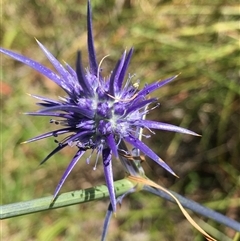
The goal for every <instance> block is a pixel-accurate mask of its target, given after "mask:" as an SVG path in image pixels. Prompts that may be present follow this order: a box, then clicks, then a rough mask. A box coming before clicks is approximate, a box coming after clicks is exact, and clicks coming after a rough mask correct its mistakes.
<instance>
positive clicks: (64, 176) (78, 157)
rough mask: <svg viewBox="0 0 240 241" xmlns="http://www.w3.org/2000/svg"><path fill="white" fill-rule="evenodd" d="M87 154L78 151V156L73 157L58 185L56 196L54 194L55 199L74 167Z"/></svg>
mask: <svg viewBox="0 0 240 241" xmlns="http://www.w3.org/2000/svg"><path fill="white" fill-rule="evenodd" d="M84 153H85V151H80V150H79V151H78V152H77V153H76V155H75V156H74V157H73V159H72V160H71V162H70V163H69V165H68V167H67V169H66V170H65V172H64V173H63V175H62V177H61V179H60V182H59V183H58V185H57V187H56V189H55V191H54V194H53V199H55V198H56V196H57V195H58V193H59V191H60V189H61V187H62V185H63V184H64V182H65V180H66V179H67V177H68V175H69V174H70V172H71V171H72V169H73V168H74V166H75V165H76V164H77V162H78V161H79V159H80V158H81V157H82V155H83V154H84Z"/></svg>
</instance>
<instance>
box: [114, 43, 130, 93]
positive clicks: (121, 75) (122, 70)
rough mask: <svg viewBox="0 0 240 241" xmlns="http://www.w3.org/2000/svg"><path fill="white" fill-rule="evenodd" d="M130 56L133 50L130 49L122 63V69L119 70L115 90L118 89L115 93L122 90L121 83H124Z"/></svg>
mask: <svg viewBox="0 0 240 241" xmlns="http://www.w3.org/2000/svg"><path fill="white" fill-rule="evenodd" d="M132 54H133V48H131V49H130V51H129V52H128V54H127V57H126V60H125V61H124V64H123V67H122V69H121V72H120V75H119V77H118V81H117V88H118V89H117V90H116V91H117V92H119V91H120V90H121V88H122V83H123V81H124V78H125V75H126V72H127V69H128V65H129V63H130V60H131V57H132Z"/></svg>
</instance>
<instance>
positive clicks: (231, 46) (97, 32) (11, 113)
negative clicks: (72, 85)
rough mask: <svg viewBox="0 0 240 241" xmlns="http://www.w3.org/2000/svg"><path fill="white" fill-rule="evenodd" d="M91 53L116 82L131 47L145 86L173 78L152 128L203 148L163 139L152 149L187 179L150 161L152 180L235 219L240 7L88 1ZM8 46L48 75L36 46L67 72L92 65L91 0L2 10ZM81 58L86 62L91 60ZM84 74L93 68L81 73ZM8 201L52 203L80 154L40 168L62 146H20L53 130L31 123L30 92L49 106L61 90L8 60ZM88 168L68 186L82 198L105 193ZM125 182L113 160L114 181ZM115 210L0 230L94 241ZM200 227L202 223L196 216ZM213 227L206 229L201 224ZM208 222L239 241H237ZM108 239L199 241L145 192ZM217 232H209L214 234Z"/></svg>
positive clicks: (48, 215)
mask: <svg viewBox="0 0 240 241" xmlns="http://www.w3.org/2000/svg"><path fill="white" fill-rule="evenodd" d="M92 5H93V18H94V19H93V25H94V36H95V42H96V52H97V54H98V60H99V61H100V60H101V59H102V58H103V57H104V56H106V55H108V54H110V56H109V57H108V58H106V59H105V60H104V62H103V65H102V67H103V68H104V73H106V74H107V73H109V72H108V71H110V70H111V69H112V67H113V66H114V63H115V61H116V60H117V59H118V58H119V56H120V54H121V53H122V51H123V50H124V49H125V48H128V49H129V48H130V47H132V46H134V48H135V54H134V56H133V59H132V63H131V66H130V72H131V73H135V74H136V78H137V79H140V80H141V83H140V85H141V86H143V85H144V84H146V83H150V82H152V81H154V80H156V79H163V78H165V77H169V76H172V75H175V74H178V73H181V75H180V76H179V78H178V79H177V80H176V81H175V82H174V83H171V84H169V85H168V86H166V87H164V88H163V89H160V90H159V91H158V92H157V93H155V96H158V97H159V101H160V102H161V107H160V108H158V109H155V110H154V111H153V113H152V114H151V116H148V117H147V118H149V119H150V118H151V119H156V120H160V121H163V122H169V123H172V124H176V125H181V126H183V127H187V128H190V129H191V130H193V131H196V132H198V133H200V134H201V135H202V137H201V138H197V137H190V136H183V135H179V134H174V133H167V132H160V131H159V132H157V133H156V135H153V136H152V138H151V139H148V140H146V141H148V142H149V143H148V144H149V145H151V146H152V148H153V149H154V150H155V151H156V152H157V153H158V154H159V155H160V156H161V157H162V158H163V159H164V160H165V161H166V162H167V163H168V164H169V165H170V166H171V167H172V168H173V170H174V171H175V172H176V173H177V174H178V175H179V176H180V179H177V180H176V179H175V178H174V177H171V176H170V175H168V174H167V173H166V172H165V171H164V170H162V169H161V168H160V167H156V166H155V165H154V163H152V162H149V163H147V164H145V169H146V173H147V175H148V176H149V177H150V178H151V179H153V180H155V181H157V182H159V183H162V185H164V186H166V187H168V188H170V189H172V190H174V191H176V192H179V193H181V194H183V195H186V196H187V197H188V198H191V199H193V200H196V201H198V202H200V203H203V204H204V203H206V204H209V206H210V207H211V208H213V209H215V210H219V211H221V212H223V213H224V214H226V215H228V216H230V217H232V218H234V219H238V220H239V219H240V217H239V214H238V213H240V212H239V209H240V204H239V202H237V201H236V200H237V199H236V198H237V197H239V195H240V193H239V190H240V189H239V186H240V177H239V169H240V162H239V156H240V153H239V152H240V149H239V146H240V131H239V118H240V116H239V114H240V105H239V96H240V88H239V65H240V62H239V32H238V31H239V15H240V14H239V6H238V2H237V1H233V0H232V1H227V2H226V1H223V0H215V1H211V4H210V2H209V1H206V0H203V1H186V0H183V1H177V0H176V1H158V0H152V1H145V0H139V1H136V0H133V1H130V0H125V1H118V0H116V1H113V0H107V1H100V0H92ZM2 6H3V10H4V11H2V22H1V34H0V39H1V46H3V47H5V48H8V49H11V50H15V51H17V52H20V53H22V54H24V55H26V56H28V57H31V58H32V59H35V60H37V61H39V62H41V63H43V64H45V65H47V66H50V64H49V63H48V61H47V59H46V58H45V57H44V55H43V54H42V53H41V51H40V50H39V48H38V46H37V44H36V42H35V40H34V37H36V38H37V39H38V40H39V41H41V42H42V43H43V44H44V45H45V46H46V47H47V48H48V49H49V50H50V51H51V52H52V53H53V54H54V55H55V56H56V57H57V58H58V59H63V60H64V61H66V62H68V63H69V64H71V65H72V66H74V62H75V53H76V51H77V50H78V49H80V50H82V52H83V58H84V63H85V64H87V55H86V54H87V51H86V1H85V0H81V1H80V0H79V1H76V0H67V1H60V0H49V1H46V0H23V1H16V0H13V1H6V0H3V1H2ZM84 56H85V57H84ZM85 66H86V65H85ZM1 71H2V72H1V85H2V87H1V103H2V105H1V115H2V118H1V128H2V129H1V143H2V144H1V147H0V148H1V149H0V152H1V153H2V175H1V183H2V187H1V188H2V193H1V194H2V198H1V200H2V202H3V204H7V203H13V202H19V201H23V200H30V199H34V198H40V197H44V196H48V195H50V194H52V193H53V191H54V189H55V187H56V185H57V183H58V181H59V179H60V177H61V175H62V174H63V171H64V168H65V167H66V165H67V163H68V162H69V161H70V160H71V157H72V155H73V153H74V150H72V149H68V150H67V151H63V152H62V153H61V154H58V155H56V156H55V157H53V158H51V160H49V161H48V162H47V163H46V164H44V165H43V166H39V165H38V163H39V162H40V161H41V160H42V159H43V158H44V157H45V156H46V155H47V154H48V153H49V152H50V151H51V150H52V149H53V148H54V146H55V145H56V144H55V143H54V141H53V140H44V141H40V142H38V143H31V144H24V145H20V143H21V142H22V141H24V140H27V139H28V138H30V137H33V136H35V135H37V134H40V133H42V132H44V131H46V132H47V131H48V130H50V128H52V126H50V125H49V124H48V119H47V118H46V119H44V118H34V117H28V116H24V115H22V114H21V113H23V112H27V111H31V110H36V108H37V107H36V106H35V104H34V100H33V99H32V98H31V97H29V96H27V95H25V93H32V94H38V95H46V96H51V97H54V96H56V98H57V96H58V95H61V90H60V89H59V88H58V87H56V86H55V84H53V83H51V81H49V80H47V79H46V78H44V77H43V76H41V75H39V74H38V73H36V72H35V71H33V70H31V69H30V68H28V67H26V66H23V65H22V64H20V63H17V62H15V61H13V60H12V59H10V58H8V57H5V56H1ZM93 165H94V157H93V158H92V163H91V164H90V165H86V162H85V159H84V158H82V159H81V161H80V162H79V164H78V165H77V166H76V168H75V170H74V171H73V173H72V174H71V175H70V177H69V178H68V180H67V182H66V183H65V185H64V187H63V191H71V190H77V189H80V188H86V187H90V186H92V185H96V184H101V183H104V177H103V172H102V166H101V163H99V165H98V168H97V170H96V171H93V170H92V167H93ZM123 176H124V173H123V170H122V169H121V165H120V164H119V162H118V161H115V179H118V178H121V177H123ZM107 205H108V201H106V200H104V201H100V202H95V203H86V204H83V205H79V206H72V207H66V208H64V209H61V210H54V211H51V212H43V213H37V214H33V215H29V216H22V217H18V218H14V219H9V220H4V221H2V223H1V225H2V238H3V240H12V241H15V240H18V241H19V240H40V241H41V240H44V241H45V240H54V241H59V240H67V241H71V240H90V241H91V240H97V239H98V238H99V237H100V233H101V228H102V224H103V219H104V216H105V211H106V209H107ZM195 219H197V217H195ZM205 221H206V220H205ZM208 223H209V224H210V225H211V226H212V227H214V228H215V229H217V230H219V231H220V232H222V233H224V234H225V235H227V236H229V237H231V238H233V237H234V232H233V231H232V230H230V229H228V228H226V227H224V226H222V225H218V224H216V223H214V222H211V221H208ZM109 231H110V232H109V240H110V241H111V240H119V241H120V240H131V241H134V240H138V241H141V240H144V241H145V240H153V241H154V240H156V241H158V240H160V239H161V240H166V241H167V240H171V241H172V240H176V241H178V240H202V239H201V237H200V236H198V234H197V233H195V231H194V230H193V229H192V228H191V227H190V224H187V223H186V221H185V219H184V218H183V216H182V215H181V213H180V211H178V209H177V207H176V206H175V205H172V204H169V203H166V202H165V201H161V200H160V199H159V198H156V197H153V196H150V195H148V194H146V193H140V194H133V195H132V196H129V197H128V198H126V199H125V200H124V202H123V205H122V207H121V209H120V210H119V212H118V213H117V217H116V218H113V220H112V222H111V227H110V230H109ZM213 232H214V231H213Z"/></svg>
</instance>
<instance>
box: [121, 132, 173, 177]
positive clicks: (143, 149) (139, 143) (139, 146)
mask: <svg viewBox="0 0 240 241" xmlns="http://www.w3.org/2000/svg"><path fill="white" fill-rule="evenodd" d="M124 139H125V140H126V141H127V142H128V143H129V144H131V145H133V146H134V147H136V148H137V149H139V150H140V151H141V152H143V153H144V154H145V155H147V156H148V157H150V158H151V159H152V160H153V161H155V162H156V163H157V164H158V165H160V166H162V167H163V168H164V169H166V170H167V171H168V172H170V173H171V174H172V175H174V176H176V174H175V173H174V171H173V170H172V169H171V168H170V167H169V166H168V165H167V164H166V163H165V162H164V161H163V160H162V159H161V158H160V157H159V156H158V155H157V154H156V153H155V152H153V151H152V150H151V149H150V148H149V147H148V146H147V145H145V144H144V143H143V142H142V141H140V140H138V139H137V138H135V137H133V136H127V137H125V138H124Z"/></svg>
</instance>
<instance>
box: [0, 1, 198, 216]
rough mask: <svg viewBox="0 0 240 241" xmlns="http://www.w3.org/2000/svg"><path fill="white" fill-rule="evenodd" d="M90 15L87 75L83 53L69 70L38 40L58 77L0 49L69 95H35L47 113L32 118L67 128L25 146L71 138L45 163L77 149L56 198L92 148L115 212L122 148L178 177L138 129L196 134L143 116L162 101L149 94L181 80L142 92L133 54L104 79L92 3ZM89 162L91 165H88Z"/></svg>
mask: <svg viewBox="0 0 240 241" xmlns="http://www.w3.org/2000/svg"><path fill="white" fill-rule="evenodd" d="M87 11H88V15H87V30H88V57H89V68H87V69H86V70H84V68H83V66H82V63H81V54H80V52H78V53H77V60H76V70H74V69H73V68H71V67H70V66H69V65H68V64H66V66H65V67H64V66H62V64H61V63H60V62H59V61H58V60H57V59H56V58H55V57H54V56H53V55H52V54H51V53H50V52H49V51H48V50H47V49H46V48H45V47H44V46H43V45H42V44H41V43H40V42H39V41H37V43H38V45H39V46H40V48H41V49H42V51H43V52H44V54H45V55H46V57H47V58H48V59H49V61H50V62H51V63H52V65H53V66H54V68H55V69H56V72H53V71H52V70H50V69H48V68H47V67H45V66H43V65H41V64H40V63H38V62H36V61H34V60H32V59H29V58H27V57H24V56H22V55H19V54H17V53H14V52H12V51H9V50H6V49H3V48H0V51H1V52H2V53H4V54H6V55H8V56H10V57H12V58H14V59H15V60H18V61H20V62H22V63H24V64H26V65H28V66H30V67H32V68H33V69H35V70H36V71H38V72H40V73H41V74H43V75H45V76H46V77H48V78H49V79H50V80H52V81H53V82H55V83H56V84H57V85H59V86H60V87H61V88H62V89H63V90H64V91H65V92H66V96H65V97H60V98H59V99H58V100H52V99H49V98H45V97H42V96H38V95H32V96H33V97H34V98H36V99H38V100H39V101H40V102H39V103H37V104H38V105H39V106H41V107H42V109H40V110H39V111H37V112H28V113H27V114H28V115H32V116H48V117H53V118H54V119H51V120H50V123H54V124H56V125H59V126H62V127H61V128H60V129H58V130H54V131H50V132H47V133H44V134H42V135H39V136H37V137H34V138H32V139H30V140H28V141H26V142H33V141H38V140H41V139H44V138H47V137H51V136H52V137H54V138H57V137H58V136H60V135H62V134H65V135H66V134H67V137H66V138H64V139H63V140H62V141H59V142H58V145H57V147H56V148H55V149H54V150H53V151H52V152H51V153H50V154H49V155H48V156H47V157H46V158H45V159H44V160H43V161H42V162H41V164H42V163H44V162H45V161H47V160H48V159H49V158H50V157H51V156H53V155H54V154H55V153H57V152H59V151H60V150H62V149H63V148H66V147H72V146H76V147H77V148H78V149H77V153H76V154H75V156H74V157H73V158H72V160H71V161H70V163H69V165H68V167H67V169H66V170H65V172H64V174H63V176H62V178H61V180H60V182H59V184H58V186H57V188H56V189H55V192H54V198H55V197H56V196H57V194H58V192H59V190H60V188H61V187H62V185H63V183H64V181H65V180H66V178H67V177H68V175H69V173H70V172H71V170H72V169H73V167H74V166H75V164H76V163H77V162H78V160H79V159H80V158H81V157H82V155H83V154H84V153H85V152H86V151H87V150H89V149H90V150H92V151H96V153H97V158H99V156H100V154H101V155H102V161H103V169H104V175H105V179H106V184H107V187H108V190H109V195H110V201H111V204H112V208H113V211H114V212H115V211H116V197H115V193H114V186H113V174H112V163H113V159H112V156H115V159H116V160H117V159H118V155H119V153H124V150H122V149H121V145H120V143H123V142H127V143H129V144H130V145H132V146H133V147H134V148H136V149H138V150H140V151H141V152H142V153H144V154H145V155H146V156H148V157H149V158H151V159H152V160H153V161H155V162H156V163H158V164H159V165H160V166H162V167H163V168H165V169H166V170H167V171H169V172H170V173H172V174H173V175H175V174H174V172H173V171H172V169H171V168H170V167H169V166H168V165H167V164H166V163H165V162H164V161H163V160H162V159H161V158H160V157H158V155H157V154H155V153H154V152H153V151H152V150H151V149H150V148H149V147H148V146H147V145H145V144H144V143H143V142H142V141H141V140H139V139H138V138H137V136H138V133H137V132H138V129H139V128H146V129H148V130H151V129H160V130H165V131H175V132H179V133H185V134H191V135H197V134H196V133H194V132H192V131H189V130H187V129H184V128H181V127H177V126H173V125H170V124H166V123H161V122H156V121H150V120H145V118H144V116H145V115H146V114H147V113H148V112H149V110H148V109H147V108H146V107H147V106H148V105H149V104H152V103H155V102H156V101H157V98H148V95H149V94H150V93H152V92H153V91H155V90H157V89H158V88H160V87H162V86H164V85H165V84H167V83H169V82H170V81H172V80H173V79H175V78H176V76H174V77H171V78H168V79H166V80H164V81H157V82H154V83H152V84H149V85H145V87H144V88H143V89H141V90H138V84H136V83H135V84H133V83H132V77H131V76H130V75H127V77H126V73H127V69H128V65H129V62H130V59H131V56H132V54H133V49H130V50H129V51H128V52H127V51H124V53H123V54H122V56H121V58H120V59H119V60H118V62H117V64H116V66H115V68H114V70H113V71H112V72H111V73H110V75H109V76H108V77H105V78H104V77H103V76H102V74H101V68H100V65H101V62H100V64H98V62H97V59H96V54H95V48H94V41H93V33H92V14H91V7H90V1H88V8H87ZM126 154H127V153H126ZM89 158H90V157H89ZM89 158H88V159H87V161H89ZM125 168H126V167H125Z"/></svg>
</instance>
